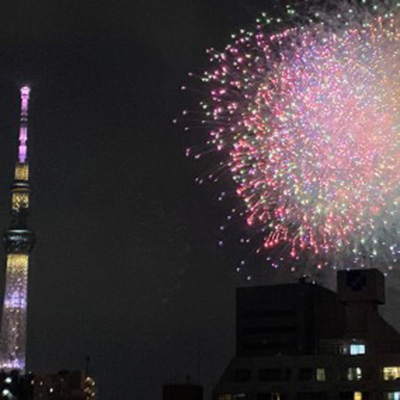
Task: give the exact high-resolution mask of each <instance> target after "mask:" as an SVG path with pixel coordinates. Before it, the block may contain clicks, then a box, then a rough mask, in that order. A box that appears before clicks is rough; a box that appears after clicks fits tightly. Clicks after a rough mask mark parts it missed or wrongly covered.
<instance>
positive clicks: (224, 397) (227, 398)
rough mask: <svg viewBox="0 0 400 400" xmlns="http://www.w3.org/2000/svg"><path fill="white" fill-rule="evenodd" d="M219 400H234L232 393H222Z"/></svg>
mask: <svg viewBox="0 0 400 400" xmlns="http://www.w3.org/2000/svg"><path fill="white" fill-rule="evenodd" d="M218 400H232V395H231V394H230V393H227V394H220V395H219V396H218Z"/></svg>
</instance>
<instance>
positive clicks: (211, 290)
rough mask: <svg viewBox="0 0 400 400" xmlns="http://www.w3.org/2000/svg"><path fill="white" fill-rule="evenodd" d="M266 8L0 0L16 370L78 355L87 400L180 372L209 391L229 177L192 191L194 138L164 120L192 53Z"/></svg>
mask: <svg viewBox="0 0 400 400" xmlns="http://www.w3.org/2000/svg"><path fill="white" fill-rule="evenodd" d="M271 4H272V2H268V1H265V0H264V1H261V0H249V1H242V2H240V4H239V2H234V1H232V0H218V1H216V0H202V1H200V0H126V1H120V0H109V1H102V0H79V1H78V0H75V1H70V0H35V1H33V0H24V1H22V0H15V1H12V2H11V1H0V230H4V229H6V228H7V226H8V224H9V222H10V218H9V208H10V205H9V200H10V198H9V187H10V184H11V179H12V174H13V167H14V162H15V158H16V154H17V134H18V122H19V119H18V113H19V87H20V86H21V85H23V84H26V83H27V84H29V85H30V86H31V87H32V93H31V107H30V111H31V112H30V117H31V118H30V142H29V154H30V165H31V171H32V172H31V177H32V187H33V196H32V204H31V218H30V226H31V227H32V228H33V229H34V230H35V232H36V235H37V245H36V248H35V249H34V252H33V254H32V257H31V270H30V283H29V285H30V286H29V291H30V295H29V310H28V355H27V359H28V366H29V369H30V370H32V371H34V372H39V373H41V372H54V371H58V370H60V369H84V368H85V357H86V355H87V354H90V356H91V364H90V370H91V372H92V374H93V375H94V376H95V377H97V379H98V384H99V399H100V400H105V399H110V400H114V399H115V400H122V399H139V398H140V399H142V400H153V399H161V389H162V384H163V383H166V382H183V381H184V380H185V377H186V375H190V376H191V377H192V380H193V381H197V380H199V381H200V382H201V383H202V384H204V386H205V389H206V398H208V395H209V392H210V390H211V388H212V386H213V385H214V384H215V383H216V381H217V379H218V377H219V375H220V374H221V372H222V371H223V369H224V367H225V366H226V365H227V363H228V361H229V360H230V358H231V357H232V356H233V355H234V339H235V337H234V305H235V288H236V287H237V286H239V285H243V284H245V283H246V281H245V278H244V277H242V276H239V275H237V274H236V273H235V267H236V266H237V264H238V262H239V261H240V259H241V258H242V257H243V254H242V253H243V251H242V250H240V249H237V248H235V246H228V247H224V246H223V247H220V246H218V241H219V240H221V233H220V230H219V226H220V225H221V223H222V221H223V218H224V216H225V215H226V213H227V209H228V207H229V201H228V204H225V205H224V204H221V203H219V202H218V201H217V197H218V193H219V191H220V190H221V189H228V190H229V189H231V188H232V187H231V186H232V184H231V182H229V180H227V182H226V183H225V184H226V185H227V187H218V185H217V186H216V185H212V184H206V185H203V186H199V185H197V184H196V183H195V182H194V180H195V178H196V177H197V176H199V175H201V174H202V173H203V172H204V171H203V168H204V167H205V166H204V164H202V165H201V166H199V165H197V164H196V162H195V161H194V160H193V159H188V158H186V157H185V148H186V147H188V146H190V145H193V144H194V143H196V142H198V143H201V142H202V141H204V140H205V138H206V135H205V134H204V131H203V132H197V133H195V132H193V133H184V132H183V129H182V128H181V127H180V126H179V125H174V124H172V122H171V121H172V120H173V119H174V118H176V117H177V115H178V114H179V113H180V111H181V110H182V109H184V108H187V107H189V108H190V107H192V106H194V105H195V104H196V103H197V102H198V101H199V99H200V98H199V94H198V93H197V92H196V91H195V90H193V91H190V90H188V91H186V92H184V93H182V92H181V91H180V86H181V85H183V84H184V85H187V86H189V87H190V86H191V83H190V80H188V78H187V73H188V72H190V71H193V72H198V73H201V72H202V71H203V70H204V69H205V68H206V67H207V57H206V55H205V49H206V48H207V47H210V46H214V47H216V48H222V47H223V46H224V44H225V43H226V42H227V41H229V36H230V34H231V33H232V32H233V31H235V30H238V29H239V28H241V27H248V26H251V24H252V23H253V21H254V19H255V17H256V16H258V15H259V13H260V12H261V11H265V10H266V9H268V7H270V8H271ZM192 83H193V86H194V87H195V86H196V83H195V82H194V81H193V82H192ZM194 131H196V130H194ZM213 163H214V161H213V156H212V155H211V156H210V160H209V166H212V165H213ZM232 202H233V203H234V202H235V200H232ZM236 229H237V230H238V232H240V229H244V227H243V225H240V224H238V225H237V228H236ZM0 261H1V266H0V271H1V279H0V285H1V286H0V288H1V291H0V294H1V295H2V293H3V287H4V273H5V263H4V251H3V252H1V255H0ZM260 268H262V265H261V266H260ZM271 280H272V281H276V278H275V277H273V276H271ZM253 283H261V280H260V281H257V280H256V281H255V282H253Z"/></svg>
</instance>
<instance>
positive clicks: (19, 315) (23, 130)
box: [0, 86, 34, 373]
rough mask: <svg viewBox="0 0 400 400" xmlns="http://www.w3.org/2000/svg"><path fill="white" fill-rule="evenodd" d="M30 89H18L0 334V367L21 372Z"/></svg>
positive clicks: (29, 237) (29, 241)
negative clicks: (18, 113) (16, 143)
mask: <svg viewBox="0 0 400 400" xmlns="http://www.w3.org/2000/svg"><path fill="white" fill-rule="evenodd" d="M29 92H30V88H29V87H27V86H24V87H23V88H21V123H20V129H19V147H18V160H17V163H16V166H15V175H14V181H13V184H12V186H11V215H12V220H11V226H10V229H8V230H7V231H6V232H5V234H4V245H5V250H6V255H7V271H6V287H5V294H4V303H3V315H2V321H1V334H0V369H4V370H5V371H10V370H18V371H20V372H21V373H24V372H25V347H26V311H27V310H26V309H27V296H28V265H29V254H30V252H31V250H32V248H33V245H34V234H33V232H32V231H31V230H29V229H28V227H27V216H28V210H29V191H30V189H29V167H28V160H27V141H28V102H29Z"/></svg>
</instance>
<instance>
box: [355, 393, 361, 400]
mask: <svg viewBox="0 0 400 400" xmlns="http://www.w3.org/2000/svg"><path fill="white" fill-rule="evenodd" d="M354 400H362V393H361V392H354Z"/></svg>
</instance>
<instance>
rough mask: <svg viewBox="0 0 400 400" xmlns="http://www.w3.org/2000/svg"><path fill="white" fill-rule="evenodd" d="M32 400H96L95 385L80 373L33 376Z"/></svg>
mask: <svg viewBox="0 0 400 400" xmlns="http://www.w3.org/2000/svg"><path fill="white" fill-rule="evenodd" d="M33 382H34V384H33V400H96V395H97V389H96V383H95V381H94V380H93V378H91V377H90V376H89V375H87V374H86V373H84V372H82V371H60V372H58V373H57V374H50V375H42V376H35V378H34V379H33Z"/></svg>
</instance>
